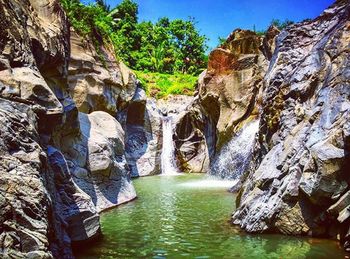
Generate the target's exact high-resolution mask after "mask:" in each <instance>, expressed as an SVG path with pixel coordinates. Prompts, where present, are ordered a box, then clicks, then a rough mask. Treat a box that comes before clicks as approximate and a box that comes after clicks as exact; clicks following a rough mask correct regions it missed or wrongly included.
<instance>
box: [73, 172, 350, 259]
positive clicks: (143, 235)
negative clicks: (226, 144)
mask: <svg viewBox="0 0 350 259" xmlns="http://www.w3.org/2000/svg"><path fill="white" fill-rule="evenodd" d="M205 177H206V176H204V175H193V174H192V175H176V176H152V177H146V178H139V179H136V180H134V184H135V187H136V190H137V194H138V197H139V198H138V199H136V200H135V201H133V202H130V203H127V204H125V205H122V206H119V207H118V208H115V209H113V210H110V211H108V212H105V213H103V214H102V215H101V224H102V232H103V238H102V239H101V240H99V241H98V242H97V243H95V244H94V245H89V246H88V247H84V249H79V250H80V251H79V254H77V257H78V258H84V259H85V258H87V259H88V258H198V259H203V258H259V259H260V258H344V253H343V252H342V250H341V249H340V248H339V246H338V245H337V243H336V242H334V241H329V240H319V239H310V238H300V237H299V238H295V237H287V236H281V235H247V234H245V233H241V232H240V231H239V230H238V229H237V228H235V227H232V226H231V225H230V224H229V222H228V219H229V218H230V215H231V213H232V211H233V210H234V199H235V197H234V195H233V194H231V193H229V192H227V191H226V189H227V188H226V187H225V185H224V184H223V185H221V186H217V187H212V186H210V184H206V183H208V182H206V180H205V179H206V178H205ZM209 183H210V182H209Z"/></svg>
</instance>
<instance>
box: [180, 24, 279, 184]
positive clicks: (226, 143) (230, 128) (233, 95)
mask: <svg viewBox="0 0 350 259" xmlns="http://www.w3.org/2000/svg"><path fill="white" fill-rule="evenodd" d="M278 33H279V30H278V29H277V28H275V27H271V28H269V30H268V32H267V34H266V36H264V37H261V36H258V35H257V34H256V33H254V32H252V31H247V30H240V29H238V30H235V31H234V32H232V34H231V35H230V36H229V37H228V39H227V41H226V42H225V43H224V44H223V45H222V46H220V47H219V48H217V49H215V50H213V51H212V52H211V53H210V55H209V62H208V69H207V70H205V71H204V72H203V73H202V74H201V75H200V77H199V81H198V86H197V90H196V94H195V99H194V101H193V103H192V105H190V106H189V107H188V108H187V111H186V112H185V113H183V115H182V117H181V118H179V120H178V123H177V126H176V135H175V137H174V140H175V142H176V147H177V158H178V160H179V164H180V167H181V168H182V170H185V171H192V172H208V171H209V172H211V173H213V174H216V175H220V174H221V171H222V170H221V169H220V168H222V167H221V166H220V165H219V164H220V163H223V162H221V161H219V160H220V159H222V158H223V157H229V159H227V161H226V162H229V164H225V167H226V168H227V169H228V171H227V173H225V176H224V175H222V176H223V177H226V178H232V177H234V176H237V177H238V176H240V175H241V174H242V173H243V172H244V169H246V168H247V166H248V164H249V159H247V161H246V162H245V163H244V164H245V165H244V166H243V165H242V166H240V165H239V164H241V162H240V161H239V160H240V159H235V158H234V157H233V159H231V157H230V153H231V151H232V150H231V149H232V148H231V146H232V144H230V142H232V141H234V140H233V139H238V138H240V137H239V136H238V135H239V134H240V132H241V131H242V128H244V127H246V126H247V125H248V124H250V123H254V122H256V121H258V120H259V105H260V103H261V98H262V97H261V96H262V89H263V77H264V75H265V73H266V71H267V69H268V65H269V59H270V58H271V52H272V51H273V49H274V38H275V37H276V35H277V34H278ZM250 139H251V141H249V144H248V143H247V145H246V156H247V157H250V155H251V153H252V151H253V149H252V146H253V144H254V143H253V142H254V139H255V138H254V136H252V137H251V138H250ZM233 145H234V144H233ZM242 148H243V147H242ZM226 162H225V163H226ZM238 167H241V169H240V170H236V169H237V168H238ZM219 171H220V172H219Z"/></svg>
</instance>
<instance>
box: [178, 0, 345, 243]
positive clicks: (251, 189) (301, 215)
mask: <svg viewBox="0 0 350 259" xmlns="http://www.w3.org/2000/svg"><path fill="white" fill-rule="evenodd" d="M349 12H350V5H349V3H348V1H344V0H338V1H336V3H335V4H334V5H332V6H331V7H330V8H329V9H327V10H326V11H324V13H322V14H321V15H320V16H319V17H318V18H316V19H314V20H311V21H305V22H301V23H298V24H294V25H292V26H288V27H287V28H286V29H285V30H283V31H282V32H279V31H278V30H277V29H276V28H274V27H271V28H269V30H268V31H267V33H266V34H265V36H263V37H260V36H258V35H256V34H255V33H254V32H250V31H243V30H235V31H234V32H233V33H232V34H231V35H230V36H229V37H228V39H227V41H226V42H225V43H224V44H223V45H222V46H220V47H219V48H217V49H215V50H214V51H213V52H212V53H211V54H210V56H209V64H208V69H207V70H206V71H205V72H203V74H202V75H201V76H200V78H199V83H198V87H197V92H196V97H195V100H194V102H193V103H192V105H190V106H189V107H188V109H187V111H186V113H184V115H183V117H182V118H180V119H179V121H178V124H177V125H176V135H175V136H174V140H175V141H176V147H177V158H178V161H179V164H180V165H181V167H182V169H183V170H187V171H204V172H205V171H209V173H211V174H214V175H216V176H221V177H224V178H233V179H238V180H239V181H238V183H237V185H236V186H234V188H233V189H232V190H233V191H238V196H237V201H236V203H237V210H236V211H235V212H234V214H233V217H232V222H233V223H234V224H237V225H239V226H240V227H241V228H242V229H244V230H246V231H248V232H255V233H262V232H279V233H283V234H292V235H310V236H318V237H331V238H335V237H337V238H338V239H340V241H341V242H342V243H343V244H344V246H345V248H346V249H349V250H350V230H349V222H350V221H349V218H350V213H349V211H350V209H349V208H350V199H349V197H350V196H349V192H350V191H349V183H350V182H349V180H350V178H349V177H350V175H349V172H350V169H349V168H350V158H349V125H350V124H349V119H350V118H349V114H350V103H349V97H350V86H349V79H350V78H349V75H350V68H349V67H350V66H349V47H350V45H349V44H350V43H349V42H350V38H349V35H350V32H349V31H350V23H349V20H350V19H349V18H350V17H349ZM252 123H253V124H254V123H255V125H258V126H257V127H256V128H255V129H254V130H255V133H254V132H250V133H253V134H256V137H255V138H254V140H253V141H251V142H250V144H249V143H248V144H247V142H245V141H244V139H242V136H244V138H246V136H248V135H249V136H250V133H249V132H248V131H251V129H252V127H250V126H249V125H252ZM256 123H258V124H256ZM253 136H254V135H253Z"/></svg>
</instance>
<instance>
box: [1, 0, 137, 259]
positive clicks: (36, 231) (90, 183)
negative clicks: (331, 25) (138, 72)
mask: <svg viewBox="0 0 350 259" xmlns="http://www.w3.org/2000/svg"><path fill="white" fill-rule="evenodd" d="M0 19H1V24H2V25H3V27H4V28H5V27H6V30H1V31H0V39H1V40H0V125H1V128H0V136H1V138H0V157H1V159H0V170H1V175H0V208H1V210H0V257H2V258H8V257H11V258H12V257H15V258H22V257H25V258H51V257H56V258H72V257H73V255H72V251H71V242H74V241H84V240H88V239H91V238H94V237H96V236H98V235H99V234H100V223H99V215H98V212H99V211H101V210H103V209H105V208H109V207H111V206H115V205H118V204H120V203H122V202H126V201H128V200H130V199H133V198H135V191H134V188H133V186H132V184H131V182H130V170H129V168H128V166H127V162H126V158H125V155H124V150H125V146H124V131H123V129H122V127H121V126H120V124H119V123H118V122H117V121H116V120H115V119H114V118H113V116H111V115H109V114H107V113H105V112H93V111H96V110H99V109H100V110H103V111H106V112H108V113H110V114H112V115H115V113H116V112H117V111H118V109H123V108H125V106H127V104H128V102H129V101H130V100H131V98H132V96H133V95H134V93H135V91H136V88H137V86H136V79H135V76H134V75H133V74H132V73H131V72H130V70H128V69H127V68H126V67H125V66H124V65H122V64H121V63H118V62H116V61H115V59H114V58H110V57H111V55H110V54H109V53H110V52H109V51H108V50H106V49H104V52H103V53H104V54H105V60H106V62H107V64H108V66H107V68H102V67H103V66H102V65H101V62H100V63H99V62H97V61H96V56H94V55H95V54H94V53H96V51H95V50H94V48H93V47H92V46H91V44H89V43H85V44H87V45H86V47H87V49H91V52H87V53H88V54H86V56H84V57H82V53H81V52H79V48H78V47H77V45H79V43H77V42H83V40H82V39H80V40H79V38H78V36H77V35H74V36H73V38H72V39H70V38H69V35H70V33H69V28H68V21H67V19H66V17H65V14H64V12H63V10H62V9H61V7H60V5H59V2H58V1H57V0H47V1H38V0H30V1H24V0H14V1H2V0H1V1H0ZM70 41H71V42H72V44H70ZM70 45H71V46H72V52H71V49H70ZM94 51H95V52H94ZM71 57H73V58H72V63H71V65H70V68H69V76H68V63H69V61H70V59H71ZM109 58H110V59H109ZM95 61H96V62H95ZM89 62H90V63H89ZM96 74H99V76H96ZM92 77H93V78H95V80H96V82H93V80H91V78H92ZM73 84H74V85H75V86H76V88H74V87H73ZM82 85H85V86H87V89H86V91H87V92H84V93H82V92H81V88H82V87H81V86H82ZM67 86H69V87H67ZM94 86H96V87H94ZM79 89H80V90H79ZM71 94H72V97H73V98H72V97H71ZM82 96H83V97H82ZM84 98H85V99H84ZM75 102H76V103H77V104H78V108H79V109H80V110H81V111H84V112H93V113H91V114H89V115H87V114H83V113H80V114H79V113H78V109H77V106H76V104H75Z"/></svg>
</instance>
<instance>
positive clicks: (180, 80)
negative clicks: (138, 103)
mask: <svg viewBox="0 0 350 259" xmlns="http://www.w3.org/2000/svg"><path fill="white" fill-rule="evenodd" d="M134 72H135V74H136V76H137V78H138V79H139V80H140V81H141V84H142V86H143V88H144V90H145V91H146V93H147V95H148V96H151V97H154V98H157V99H161V98H166V97H167V96H168V95H170V94H173V95H180V94H182V95H193V94H194V90H195V86H196V83H197V77H196V76H193V75H188V74H180V73H177V74H173V75H172V74H162V73H156V72H143V71H134Z"/></svg>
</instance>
